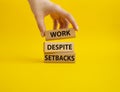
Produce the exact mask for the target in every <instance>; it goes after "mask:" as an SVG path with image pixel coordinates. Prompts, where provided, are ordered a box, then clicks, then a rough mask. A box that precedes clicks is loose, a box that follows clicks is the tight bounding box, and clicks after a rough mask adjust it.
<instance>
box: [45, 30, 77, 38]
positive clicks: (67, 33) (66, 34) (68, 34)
mask: <svg viewBox="0 0 120 92" xmlns="http://www.w3.org/2000/svg"><path fill="white" fill-rule="evenodd" d="M73 37H75V30H74V29H73V28H69V29H58V30H51V31H46V32H45V38H46V40H55V39H64V38H73Z"/></svg>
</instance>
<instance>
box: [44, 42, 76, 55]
mask: <svg viewBox="0 0 120 92" xmlns="http://www.w3.org/2000/svg"><path fill="white" fill-rule="evenodd" d="M57 52H74V44H73V43H72V42H44V53H57Z"/></svg>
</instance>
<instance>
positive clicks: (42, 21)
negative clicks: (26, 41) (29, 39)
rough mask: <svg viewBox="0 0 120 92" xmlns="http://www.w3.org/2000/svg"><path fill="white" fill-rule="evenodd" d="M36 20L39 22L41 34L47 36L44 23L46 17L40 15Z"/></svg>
mask: <svg viewBox="0 0 120 92" xmlns="http://www.w3.org/2000/svg"><path fill="white" fill-rule="evenodd" d="M36 20H37V24H38V28H39V30H40V32H41V36H42V37H43V36H45V30H46V28H45V23H44V17H43V16H40V15H39V16H37V17H36Z"/></svg>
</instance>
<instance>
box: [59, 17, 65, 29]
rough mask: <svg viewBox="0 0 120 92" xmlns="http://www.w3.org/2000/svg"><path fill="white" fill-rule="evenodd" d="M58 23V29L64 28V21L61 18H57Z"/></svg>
mask: <svg viewBox="0 0 120 92" xmlns="http://www.w3.org/2000/svg"><path fill="white" fill-rule="evenodd" d="M59 24H60V27H59V28H60V29H63V28H64V21H63V20H62V18H59Z"/></svg>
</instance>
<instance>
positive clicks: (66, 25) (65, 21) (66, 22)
mask: <svg viewBox="0 0 120 92" xmlns="http://www.w3.org/2000/svg"><path fill="white" fill-rule="evenodd" d="M63 21H64V28H68V25H69V22H68V20H67V19H63Z"/></svg>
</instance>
